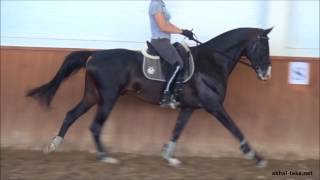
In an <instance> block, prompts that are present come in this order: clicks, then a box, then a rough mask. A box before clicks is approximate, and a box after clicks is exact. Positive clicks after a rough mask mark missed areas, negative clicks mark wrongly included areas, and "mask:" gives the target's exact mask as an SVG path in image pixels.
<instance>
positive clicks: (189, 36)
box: [181, 29, 194, 40]
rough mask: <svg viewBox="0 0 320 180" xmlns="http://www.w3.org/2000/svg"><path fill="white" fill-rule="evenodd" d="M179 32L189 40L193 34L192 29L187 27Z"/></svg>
mask: <svg viewBox="0 0 320 180" xmlns="http://www.w3.org/2000/svg"><path fill="white" fill-rule="evenodd" d="M181 34H182V35H184V36H186V37H187V38H188V39H189V40H193V36H194V34H193V32H192V31H189V30H187V29H183V30H182V33H181Z"/></svg>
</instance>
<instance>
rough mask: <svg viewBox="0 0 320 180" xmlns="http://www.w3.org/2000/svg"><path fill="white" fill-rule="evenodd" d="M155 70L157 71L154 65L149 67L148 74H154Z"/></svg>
mask: <svg viewBox="0 0 320 180" xmlns="http://www.w3.org/2000/svg"><path fill="white" fill-rule="evenodd" d="M155 72H156V70H155V69H154V68H153V67H152V66H149V67H148V69H147V73H148V74H154V73H155Z"/></svg>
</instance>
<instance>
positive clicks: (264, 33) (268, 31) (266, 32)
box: [263, 27, 273, 35]
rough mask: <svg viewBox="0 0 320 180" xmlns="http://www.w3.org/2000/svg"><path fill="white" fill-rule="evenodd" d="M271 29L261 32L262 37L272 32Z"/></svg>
mask: <svg viewBox="0 0 320 180" xmlns="http://www.w3.org/2000/svg"><path fill="white" fill-rule="evenodd" d="M272 29H273V27H271V28H269V29H265V30H264V31H263V35H268V34H269V33H270V32H271V31H272Z"/></svg>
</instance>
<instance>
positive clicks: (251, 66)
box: [189, 34, 269, 70]
mask: <svg viewBox="0 0 320 180" xmlns="http://www.w3.org/2000/svg"><path fill="white" fill-rule="evenodd" d="M262 39H267V40H268V39H269V38H268V37H266V36H261V35H258V36H257V38H256V39H254V44H253V46H252V49H251V50H250V51H254V50H255V48H256V47H257V43H258V41H260V40H262ZM189 40H192V41H194V42H196V44H197V46H198V45H204V43H202V42H200V41H199V40H198V38H197V36H196V35H195V34H194V37H193V38H192V39H189ZM248 43H251V41H249V42H248ZM206 45H207V46H210V45H209V44H206ZM210 48H211V49H212V50H213V51H214V52H216V53H218V54H220V55H222V56H224V57H227V58H228V59H231V60H232V61H234V62H240V63H241V64H243V65H245V66H248V67H250V68H252V69H254V70H256V69H257V67H258V66H261V65H263V64H262V63H261V64H255V63H254V64H252V63H247V62H245V61H243V60H244V59H247V58H243V57H241V58H240V60H238V59H236V58H235V57H233V56H230V55H229V54H227V53H225V52H223V51H221V50H218V49H216V48H213V47H212V46H210ZM195 54H196V56H197V47H196V52H195Z"/></svg>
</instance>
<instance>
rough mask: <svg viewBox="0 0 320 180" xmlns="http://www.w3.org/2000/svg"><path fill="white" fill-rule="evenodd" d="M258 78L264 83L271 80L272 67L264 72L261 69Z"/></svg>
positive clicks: (258, 71)
mask: <svg viewBox="0 0 320 180" xmlns="http://www.w3.org/2000/svg"><path fill="white" fill-rule="evenodd" d="M257 74H258V78H259V79H260V80H263V81H267V80H269V79H271V66H268V69H267V70H265V71H262V70H261V69H258V70H257Z"/></svg>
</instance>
